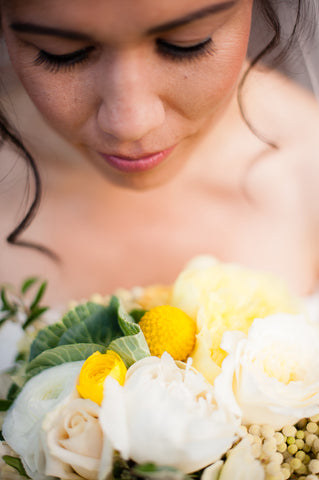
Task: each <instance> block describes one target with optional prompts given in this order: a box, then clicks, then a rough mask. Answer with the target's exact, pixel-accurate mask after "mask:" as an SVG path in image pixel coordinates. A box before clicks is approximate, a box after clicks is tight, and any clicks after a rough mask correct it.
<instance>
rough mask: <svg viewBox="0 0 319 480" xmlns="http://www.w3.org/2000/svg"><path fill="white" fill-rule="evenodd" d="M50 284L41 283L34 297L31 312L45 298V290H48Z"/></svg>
mask: <svg viewBox="0 0 319 480" xmlns="http://www.w3.org/2000/svg"><path fill="white" fill-rule="evenodd" d="M47 284H48V282H43V283H41V285H40V287H39V290H38V291H37V293H36V296H35V297H34V299H33V301H32V303H31V305H30V310H31V311H32V310H33V309H34V308H35V307H36V306H37V305H38V304H39V302H40V301H41V298H42V297H43V295H44V293H45V290H46V288H47Z"/></svg>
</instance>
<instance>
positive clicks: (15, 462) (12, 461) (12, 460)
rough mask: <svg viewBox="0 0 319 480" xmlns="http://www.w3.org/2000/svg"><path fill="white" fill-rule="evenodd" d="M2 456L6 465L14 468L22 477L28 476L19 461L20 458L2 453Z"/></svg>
mask: <svg viewBox="0 0 319 480" xmlns="http://www.w3.org/2000/svg"><path fill="white" fill-rule="evenodd" d="M2 458H3V460H4V461H5V462H6V464H7V465H9V466H10V467H13V468H15V469H16V470H17V471H18V472H19V473H20V475H22V476H23V477H26V478H30V477H28V475H27V474H26V471H25V469H24V467H23V465H22V462H21V460H20V458H17V457H11V456H10V455H4V456H3V457H2Z"/></svg>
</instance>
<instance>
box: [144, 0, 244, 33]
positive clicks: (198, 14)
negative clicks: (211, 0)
mask: <svg viewBox="0 0 319 480" xmlns="http://www.w3.org/2000/svg"><path fill="white" fill-rule="evenodd" d="M236 3H237V0H229V1H226V2H220V3H215V4H214V5H208V6H207V7H204V8H201V9H200V10H196V11H195V12H192V13H189V14H188V15H185V17H182V18H178V19H177V20H172V21H171V22H168V23H163V24H162V25H158V26H156V27H153V28H151V29H149V30H148V31H147V33H148V34H151V35H154V34H156V33H161V32H163V31H166V30H173V28H177V27H181V26H183V25H187V24H188V23H191V22H193V21H194V20H199V19H201V18H204V17H207V16H208V15H212V14H213V13H215V14H216V13H219V12H222V11H224V10H229V9H230V8H232V7H233V6H234V5H235V4H236Z"/></svg>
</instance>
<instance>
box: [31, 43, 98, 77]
mask: <svg viewBox="0 0 319 480" xmlns="http://www.w3.org/2000/svg"><path fill="white" fill-rule="evenodd" d="M92 50H94V47H86V48H82V49H81V50H77V51H76V52H72V53H66V54H64V55H54V54H53V53H49V52H45V51H44V50H40V51H39V53H38V55H37V57H36V58H35V60H34V62H33V64H34V65H36V66H41V65H43V67H45V68H46V69H47V70H49V71H50V72H52V73H57V72H59V71H61V70H63V71H68V70H70V69H72V68H73V67H75V66H76V65H81V64H83V63H85V62H86V61H87V60H88V58H89V54H90V53H91V52H92Z"/></svg>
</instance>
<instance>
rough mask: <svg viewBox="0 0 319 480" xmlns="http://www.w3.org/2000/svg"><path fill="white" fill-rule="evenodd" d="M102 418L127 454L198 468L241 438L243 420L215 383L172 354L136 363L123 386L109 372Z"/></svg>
mask: <svg viewBox="0 0 319 480" xmlns="http://www.w3.org/2000/svg"><path fill="white" fill-rule="evenodd" d="M101 408H102V411H101V414H100V422H101V425H102V428H103V430H104V432H105V435H106V436H107V437H108V438H109V439H110V441H111V443H112V444H113V447H114V448H115V449H116V450H118V451H119V452H120V453H121V455H122V456H123V457H124V458H125V459H129V458H131V459H133V460H134V461H136V462H137V463H146V462H152V463H155V464H157V465H166V466H171V467H175V468H178V469H180V470H181V471H183V472H185V473H189V472H193V471H196V470H199V469H201V468H203V467H205V466H207V465H209V464H211V463H212V462H215V461H216V460H218V459H219V458H220V457H221V456H222V455H223V454H224V453H225V452H226V451H227V450H228V449H229V448H230V447H231V445H232V444H233V442H234V440H235V439H236V430H237V427H238V423H239V422H238V420H235V419H234V417H233V416H232V415H228V414H227V412H226V410H225V409H224V408H222V407H219V406H218V405H217V404H216V401H215V398H214V389H213V387H212V386H211V385H210V384H209V383H208V382H207V381H206V380H205V379H204V377H203V376H202V375H201V374H199V373H198V372H196V371H194V370H193V369H191V368H190V367H189V366H186V365H185V364H182V363H181V362H179V363H178V365H177V364H176V363H175V362H174V360H173V359H172V357H170V356H169V355H168V354H164V355H163V356H162V358H156V357H148V358H145V359H143V360H140V361H138V362H137V363H135V364H134V365H133V366H132V367H131V368H130V369H129V370H128V373H127V379H126V382H125V384H124V386H123V387H122V386H120V385H119V384H118V382H116V381H115V380H114V379H113V378H111V377H107V378H106V380H105V384H104V400H103V403H102V407H101Z"/></svg>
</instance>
